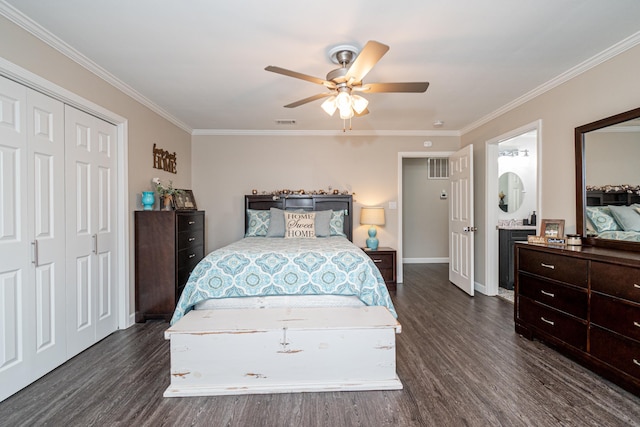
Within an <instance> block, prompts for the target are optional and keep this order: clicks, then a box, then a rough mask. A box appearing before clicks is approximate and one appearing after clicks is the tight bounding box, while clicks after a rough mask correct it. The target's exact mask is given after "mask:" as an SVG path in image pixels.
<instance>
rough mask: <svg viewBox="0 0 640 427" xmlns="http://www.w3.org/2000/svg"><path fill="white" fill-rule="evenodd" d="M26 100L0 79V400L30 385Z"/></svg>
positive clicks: (31, 335)
mask: <svg viewBox="0 0 640 427" xmlns="http://www.w3.org/2000/svg"><path fill="white" fill-rule="evenodd" d="M26 96H27V90H26V88H24V87H23V86H21V85H19V84H17V83H15V82H13V81H11V80H8V79H5V78H3V77H0V174H2V176H1V177H0V210H1V212H0V400H2V399H4V398H6V397H8V396H10V395H11V394H13V393H14V392H15V391H17V390H19V389H20V388H22V387H24V386H26V385H27V384H29V383H30V382H31V381H32V375H31V372H30V368H31V366H30V365H31V364H32V358H33V348H34V344H35V339H34V336H35V322H34V320H33V317H34V316H33V314H34V311H33V307H32V305H31V303H32V301H33V300H34V287H33V277H34V270H33V264H32V263H31V261H32V255H33V252H32V245H31V241H30V235H29V234H30V231H29V224H28V220H27V218H28V216H27V212H28V207H27V203H28V197H27V191H28V188H27V182H28V174H27V152H28V148H27V131H26V126H25V125H26V122H27V120H26V114H27V108H26Z"/></svg>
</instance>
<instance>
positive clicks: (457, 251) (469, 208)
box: [449, 145, 475, 296]
mask: <svg viewBox="0 0 640 427" xmlns="http://www.w3.org/2000/svg"><path fill="white" fill-rule="evenodd" d="M449 177H450V181H451V191H450V199H449V200H450V201H449V280H450V281H451V282H452V283H453V284H454V285H456V286H457V287H459V288H460V289H462V290H463V291H465V292H466V293H468V294H469V295H472V296H473V289H474V278H473V263H474V252H473V240H474V239H473V234H474V231H475V227H474V225H473V145H468V146H467V147H465V148H463V149H461V150H460V151H458V152H456V153H455V154H453V155H451V156H450V157H449Z"/></svg>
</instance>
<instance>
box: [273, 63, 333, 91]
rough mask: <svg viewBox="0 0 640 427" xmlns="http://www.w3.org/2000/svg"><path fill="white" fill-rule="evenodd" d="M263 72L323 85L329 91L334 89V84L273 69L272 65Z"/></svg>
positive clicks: (281, 69)
mask: <svg viewBox="0 0 640 427" xmlns="http://www.w3.org/2000/svg"><path fill="white" fill-rule="evenodd" d="M265 70H266V71H271V72H272V73H278V74H282V75H284V76H289V77H295V78H296V79H301V80H306V81H308V82H311V83H316V84H319V85H324V86H326V87H328V88H330V89H335V87H336V85H335V83H333V82H330V81H328V80H323V79H321V78H318V77H313V76H309V75H307V74H302V73H298V72H296V71H291V70H287V69H285V68H280V67H274V66H273V65H269V66H268V67H265Z"/></svg>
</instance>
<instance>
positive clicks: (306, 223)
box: [284, 211, 316, 239]
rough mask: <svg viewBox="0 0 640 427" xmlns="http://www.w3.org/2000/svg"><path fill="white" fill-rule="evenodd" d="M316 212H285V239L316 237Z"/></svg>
mask: <svg viewBox="0 0 640 427" xmlns="http://www.w3.org/2000/svg"><path fill="white" fill-rule="evenodd" d="M315 222H316V214H315V212H305V213H296V212H288V211H285V212H284V226H285V234H284V237H285V239H300V238H306V239H308V238H315V237H316V233H315Z"/></svg>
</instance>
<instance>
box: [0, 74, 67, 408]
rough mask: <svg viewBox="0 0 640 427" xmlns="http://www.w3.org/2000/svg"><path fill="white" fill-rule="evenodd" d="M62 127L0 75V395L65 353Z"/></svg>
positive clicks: (56, 110)
mask: <svg viewBox="0 0 640 427" xmlns="http://www.w3.org/2000/svg"><path fill="white" fill-rule="evenodd" d="M63 126H64V117H63V105H62V103H60V102H58V101H55V100H53V99H51V98H49V97H47V96H44V95H42V94H40V93H37V92H34V91H32V90H30V89H27V88H25V87H24V86H22V85H19V84H17V83H15V82H12V81H10V80H8V79H5V78H0V165H1V166H0V174H2V178H1V179H0V186H1V188H0V332H1V333H0V400H3V399H5V398H6V397H8V396H10V395H11V394H13V393H14V392H16V391H18V390H20V389H21V388H22V387H24V386H26V385H27V384H29V383H31V382H32V381H34V380H36V379H37V378H39V377H41V376H42V375H44V374H45V373H47V372H49V371H50V370H52V369H53V368H55V367H56V366H58V365H60V364H61V363H63V362H64V361H65V360H66V342H65V333H66V331H65V327H64V325H65V311H64V304H65V280H64V279H65V270H64V269H65V260H64V244H65V242H64V240H65V233H64V197H61V196H62V195H63V192H64V181H63V180H64V172H63V168H64V140H63V138H64V132H63Z"/></svg>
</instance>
